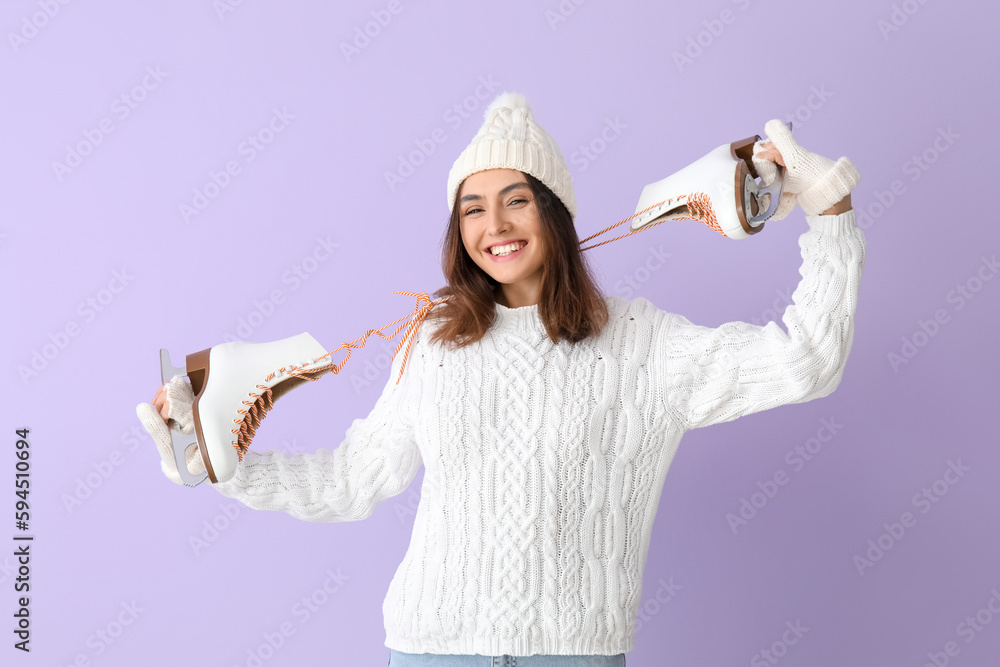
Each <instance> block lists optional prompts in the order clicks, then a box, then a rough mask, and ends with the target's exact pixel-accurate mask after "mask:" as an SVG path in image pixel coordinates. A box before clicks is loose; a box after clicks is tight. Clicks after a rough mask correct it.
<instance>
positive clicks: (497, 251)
mask: <svg viewBox="0 0 1000 667" xmlns="http://www.w3.org/2000/svg"><path fill="white" fill-rule="evenodd" d="M525 245H526V244H525V243H524V242H522V241H518V242H516V243H509V244H507V245H498V246H493V247H492V248H490V252H492V253H493V254H494V255H499V256H501V257H502V256H504V255H509V254H510V253H512V252H514V251H515V250H520V249H521V248H523V247H524V246H525Z"/></svg>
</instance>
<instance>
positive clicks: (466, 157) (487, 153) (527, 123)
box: [448, 92, 576, 219]
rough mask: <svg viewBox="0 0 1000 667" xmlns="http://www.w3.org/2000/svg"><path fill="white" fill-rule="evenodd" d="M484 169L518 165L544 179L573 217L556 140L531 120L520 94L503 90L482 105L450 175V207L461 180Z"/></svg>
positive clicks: (569, 180)
mask: <svg viewBox="0 0 1000 667" xmlns="http://www.w3.org/2000/svg"><path fill="white" fill-rule="evenodd" d="M487 169H516V170H518V171H522V172H524V173H526V174H531V175H532V176H534V177H535V178H537V179H538V180H539V181H541V182H542V183H544V184H545V185H546V186H548V188H549V189H550V190H552V193H553V194H555V196H556V197H558V198H559V200H560V201H562V203H563V204H565V205H566V208H567V209H568V210H569V213H570V215H571V216H572V217H573V218H574V219H575V218H576V195H575V194H574V192H573V179H572V177H571V176H570V174H569V168H568V167H567V166H566V160H565V159H563V156H562V152H561V151H560V150H559V146H558V145H557V144H556V142H555V140H554V139H553V138H552V136H551V135H549V133H548V132H546V131H545V130H544V129H543V128H542V127H541V126H540V125H538V124H537V123H536V122H535V117H534V113H533V112H532V110H531V107H530V106H528V102H527V100H526V99H525V97H524V95H521V94H520V93H510V92H504V93H501V94H500V95H498V96H497V98H496V99H494V100H493V101H492V102H490V104H489V106H487V107H486V113H485V114H484V120H483V126H482V127H481V128H480V129H479V132H478V133H476V136H475V137H473V139H472V143H470V144H469V145H468V146H467V147H466V148H465V150H464V151H462V154H461V155H459V156H458V159H457V160H455V164H454V165H452V167H451V171H450V172H449V174H448V210H449V211H451V210H452V209H453V208H454V206H455V198H456V197H457V195H458V189H459V187H460V186H461V185H462V182H463V181H464V180H465V179H466V178H468V177H469V176H471V175H472V174H475V173H476V172H480V171H486V170H487Z"/></svg>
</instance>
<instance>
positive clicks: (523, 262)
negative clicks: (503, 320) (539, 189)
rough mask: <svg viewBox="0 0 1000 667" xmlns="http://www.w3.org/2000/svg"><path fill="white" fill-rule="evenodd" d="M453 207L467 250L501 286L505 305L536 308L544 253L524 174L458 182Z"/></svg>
mask: <svg viewBox="0 0 1000 667" xmlns="http://www.w3.org/2000/svg"><path fill="white" fill-rule="evenodd" d="M455 205H456V206H458V207H459V215H460V220H461V232H462V243H463V244H464V245H465V250H466V252H468V253H469V256H470V257H471V258H472V261H474V262H475V263H476V264H477V265H478V266H479V268H481V269H482V270H483V271H485V272H486V273H487V274H488V275H489V276H490V277H492V278H493V279H494V280H496V281H497V282H499V283H500V284H501V285H502V290H503V295H504V297H505V300H506V303H505V304H504V305H506V306H508V307H511V308H519V307H521V306H529V305H534V304H537V303H538V301H539V299H540V298H541V285H542V266H543V263H544V260H545V256H546V248H545V242H544V240H543V239H542V234H541V221H540V220H539V217H538V209H537V207H536V205H535V196H534V194H532V192H531V187H530V186H529V185H528V179H526V178H525V177H524V174H522V173H521V172H520V171H516V170H514V169H489V170H486V171H480V172H477V173H475V174H473V175H472V176H469V177H468V178H467V179H465V181H464V182H463V183H462V187H460V188H459V190H458V197H457V198H456V203H455ZM495 251H501V253H502V254H496V252H495Z"/></svg>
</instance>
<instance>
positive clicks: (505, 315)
mask: <svg viewBox="0 0 1000 667" xmlns="http://www.w3.org/2000/svg"><path fill="white" fill-rule="evenodd" d="M495 312H496V317H495V318H494V320H493V328H495V329H505V330H519V331H542V330H544V329H545V326H544V325H543V324H542V318H541V316H540V315H539V314H538V304H535V305H533V306H521V307H520V308H508V307H507V306H505V305H503V304H501V303H497V304H496V309H495Z"/></svg>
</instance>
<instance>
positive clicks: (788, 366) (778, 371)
mask: <svg viewBox="0 0 1000 667" xmlns="http://www.w3.org/2000/svg"><path fill="white" fill-rule="evenodd" d="M806 221H807V223H808V225H809V229H808V230H807V231H806V232H804V233H803V234H802V235H801V236H800V237H799V248H800V249H801V251H802V259H803V262H802V266H801V267H800V268H799V273H800V274H801V276H802V280H801V281H800V282H799V285H798V287H797V288H796V290H795V292H793V294H792V303H791V304H789V306H788V307H787V308H786V309H785V312H784V315H783V316H782V320H783V321H784V323H785V328H786V329H787V332H786V331H784V330H782V329H781V327H779V326H778V324H777V323H776V322H774V321H771V322H768V323H767V324H766V325H764V326H756V325H752V324H748V323H746V322H727V323H725V324H723V325H721V326H719V327H717V328H709V327H704V326H698V325H695V324H692V323H691V322H690V321H688V320H687V319H686V318H685V317H683V316H681V315H677V314H674V313H665V312H663V311H660V312H661V315H662V318H661V321H660V326H659V328H658V329H657V339H656V346H655V351H654V359H655V362H654V363H655V364H656V368H657V370H658V371H659V377H660V381H661V382H663V383H664V384H663V395H664V399H665V401H666V403H667V406H668V409H670V411H671V412H672V413H673V414H674V416H675V417H676V418H678V419H680V421H681V422H682V425H683V428H684V429H685V430H688V429H693V428H700V427H702V426H709V425H711V424H717V423H720V422H726V421H731V420H733V419H736V418H737V417H741V416H743V415H748V414H751V413H754V412H759V411H762V410H768V409H770V408H773V407H777V406H779V405H785V404H788V403H804V402H806V401H811V400H812V399H814V398H821V397H823V396H827V395H828V394H830V393H831V392H833V390H834V389H836V388H837V385H838V384H839V383H840V379H841V377H842V375H843V372H844V365H845V364H846V362H847V357H848V354H849V353H850V350H851V344H852V342H853V338H854V313H855V308H856V306H857V300H858V287H859V285H860V282H861V275H862V273H863V271H864V261H865V239H864V235H863V234H862V232H861V230H860V229H859V228H858V226H857V223H856V220H855V215H854V210H853V209H852V210H850V211H847V212H845V213H842V214H840V215H809V216H806Z"/></svg>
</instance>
